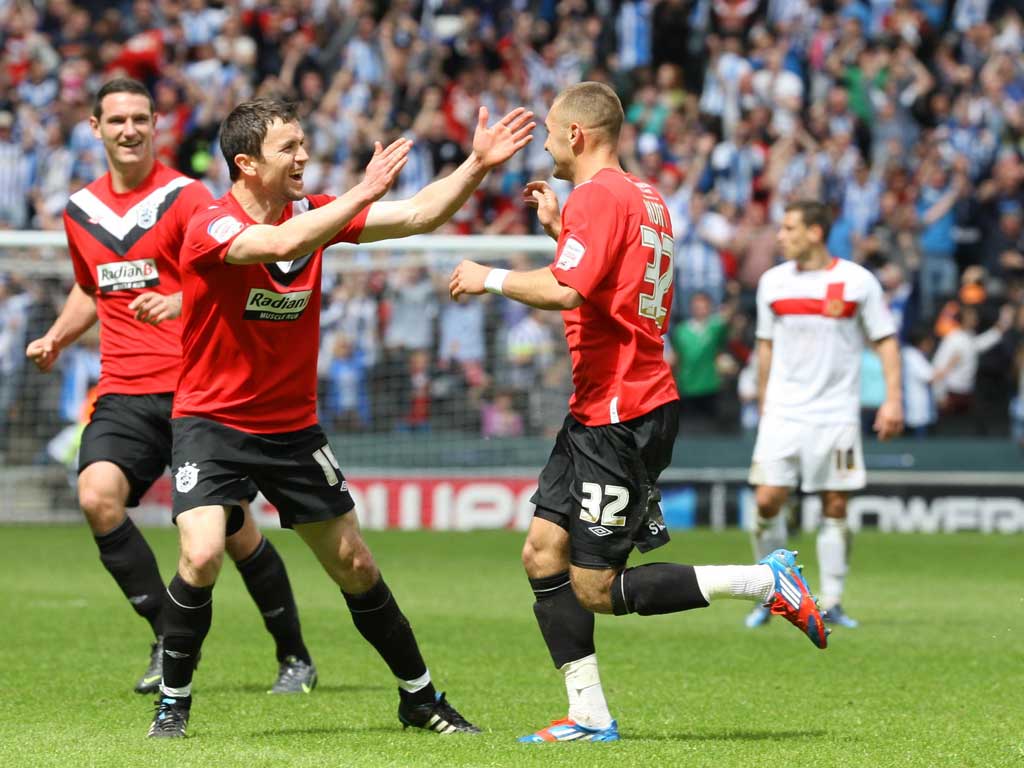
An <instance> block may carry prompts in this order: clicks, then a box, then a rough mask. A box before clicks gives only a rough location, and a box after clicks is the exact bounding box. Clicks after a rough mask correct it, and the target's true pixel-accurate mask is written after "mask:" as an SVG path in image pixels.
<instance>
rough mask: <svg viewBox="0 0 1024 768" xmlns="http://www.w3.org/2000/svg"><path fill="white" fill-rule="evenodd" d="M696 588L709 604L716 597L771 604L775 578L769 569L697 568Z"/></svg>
mask: <svg viewBox="0 0 1024 768" xmlns="http://www.w3.org/2000/svg"><path fill="white" fill-rule="evenodd" d="M693 572H694V574H695V575H696V576H697V586H698V587H700V591H701V594H703V595H704V599H705V600H707V601H708V602H709V603H710V602H711V601H712V600H713V599H714V598H716V597H731V598H735V599H737V600H756V601H757V602H759V603H766V602H768V598H770V597H771V596H772V592H773V591H774V589H775V576H774V575H773V574H772V569H771V567H770V566H767V565H695V566H693Z"/></svg>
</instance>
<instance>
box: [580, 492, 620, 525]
mask: <svg viewBox="0 0 1024 768" xmlns="http://www.w3.org/2000/svg"><path fill="white" fill-rule="evenodd" d="M580 490H581V491H582V492H583V508H582V509H580V519H581V520H583V521H584V522H587V523H600V524H601V525H604V526H608V527H609V528H612V527H621V526H623V525H625V524H626V518H625V517H622V516H620V515H619V512H621V511H622V510H624V509H625V508H626V506H627V505H628V504H629V489H628V488H623V487H622V486H621V485H606V486H604V487H603V488H602V487H601V485H600V484H599V483H583V484H582V485H581V486H580ZM606 498H607V499H608V503H607V504H606V503H605V499H606Z"/></svg>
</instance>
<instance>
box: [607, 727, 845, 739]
mask: <svg viewBox="0 0 1024 768" xmlns="http://www.w3.org/2000/svg"><path fill="white" fill-rule="evenodd" d="M828 735H829V732H828V731H826V730H823V729H820V728H819V729H815V730H806V731H775V730H771V731H724V732H722V733H654V732H650V731H634V730H629V731H627V732H625V733H624V735H623V738H624V739H628V740H629V741H783V740H786V739H819V738H822V737H823V736H828Z"/></svg>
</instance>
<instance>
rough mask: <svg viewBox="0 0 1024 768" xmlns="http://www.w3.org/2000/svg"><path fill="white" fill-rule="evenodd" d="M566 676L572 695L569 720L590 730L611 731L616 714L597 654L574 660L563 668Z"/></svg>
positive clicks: (566, 688) (570, 695)
mask: <svg viewBox="0 0 1024 768" xmlns="http://www.w3.org/2000/svg"><path fill="white" fill-rule="evenodd" d="M561 670H562V672H563V673H564V674H565V691H566V693H568V694H569V719H570V720H574V721H575V722H577V723H579V724H580V725H583V726H586V727H587V728H607V727H608V726H609V725H611V724H612V714H611V712H609V711H608V702H607V701H605V699H604V690H603V689H602V688H601V675H600V673H599V672H598V669H597V655H596V654H593V653H592V654H590V655H589V656H584V657H583V658H582V659H577V660H576V661H570V662H569V663H568V664H564V665H562V667H561Z"/></svg>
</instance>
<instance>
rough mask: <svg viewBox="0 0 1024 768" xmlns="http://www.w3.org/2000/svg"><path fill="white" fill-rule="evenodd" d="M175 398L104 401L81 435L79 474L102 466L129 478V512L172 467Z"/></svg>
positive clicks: (131, 397) (107, 398)
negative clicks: (98, 464) (106, 464)
mask: <svg viewBox="0 0 1024 768" xmlns="http://www.w3.org/2000/svg"><path fill="white" fill-rule="evenodd" d="M172 402H173V395H171V393H169V392H165V393H162V394H157V395H103V396H101V397H100V398H99V399H98V400H97V401H96V408H95V410H93V414H92V419H91V420H90V421H89V423H88V424H87V425H86V427H85V431H84V432H82V443H81V447H80V448H79V449H78V471H79V472H81V471H82V470H83V469H85V468H86V467H88V466H89V465H90V464H94V463H96V462H97V461H109V462H111V463H113V464H116V465H117V466H118V467H120V468H121V471H122V472H124V475H125V477H127V478H128V484H129V486H130V487H131V491H130V492H129V495H128V506H129V507H137V506H138V505H139V499H141V498H142V496H143V495H144V494H145V493H146V491H147V490H149V487H150V486H151V485H152V484H153V483H154V482H155V481H156V479H157V478H158V477H160V475H162V474H163V473H164V469H165V468H166V467H167V466H168V465H169V464H170V463H171V405H172Z"/></svg>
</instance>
